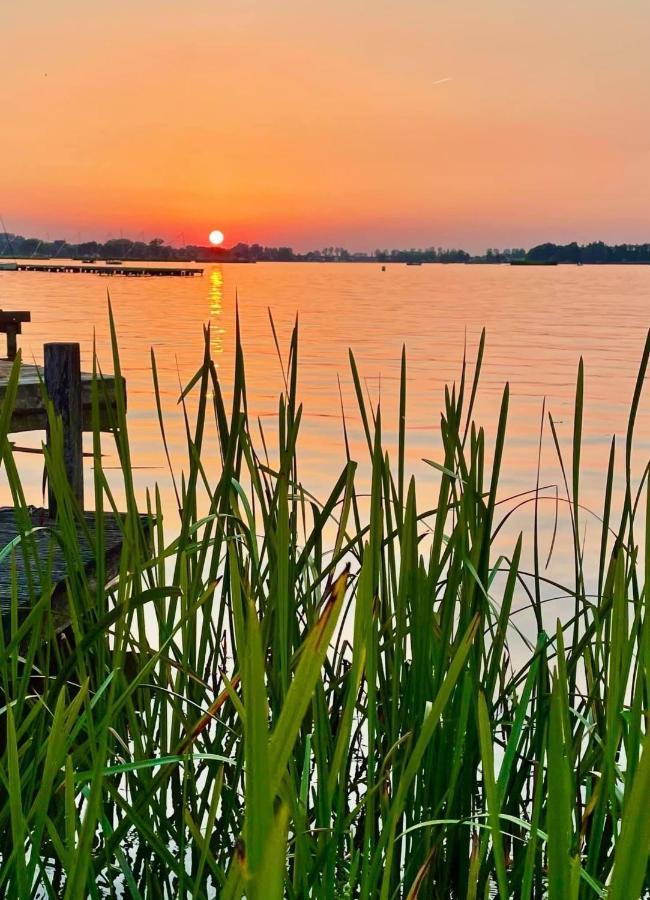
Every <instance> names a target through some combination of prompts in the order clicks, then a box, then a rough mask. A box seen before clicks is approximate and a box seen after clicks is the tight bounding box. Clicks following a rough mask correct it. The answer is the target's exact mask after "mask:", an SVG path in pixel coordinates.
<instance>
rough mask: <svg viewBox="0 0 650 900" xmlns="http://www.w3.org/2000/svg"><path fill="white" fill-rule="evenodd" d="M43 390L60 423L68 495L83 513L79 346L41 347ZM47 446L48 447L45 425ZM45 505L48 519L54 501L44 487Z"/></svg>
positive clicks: (49, 490)
mask: <svg viewBox="0 0 650 900" xmlns="http://www.w3.org/2000/svg"><path fill="white" fill-rule="evenodd" d="M45 389H46V391H47V393H48V396H49V398H50V400H51V401H52V403H53V404H54V412H55V413H57V414H58V415H60V416H61V419H62V421H63V464H64V466H65V472H66V475H67V476H68V481H69V482H70V486H71V487H72V492H73V494H74V495H75V497H76V498H77V499H78V501H79V503H80V504H81V508H82V509H83V502H84V478H83V453H82V440H81V355H80V348H79V344H46V345H45ZM47 445H48V447H51V435H50V428H49V424H48V427H47ZM48 504H49V508H50V515H51V516H52V518H54V516H55V515H56V500H55V498H54V494H53V492H52V488H51V486H49V485H48Z"/></svg>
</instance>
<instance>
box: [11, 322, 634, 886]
mask: <svg viewBox="0 0 650 900" xmlns="http://www.w3.org/2000/svg"><path fill="white" fill-rule="evenodd" d="M111 333H112V340H113V369H114V371H115V373H116V374H119V373H120V361H119V354H118V350H117V347H118V342H117V337H116V334H115V328H114V324H113V321H112V318H111ZM273 334H274V338H275V341H276V346H277V347H278V352H279V346H280V344H279V341H278V339H277V336H276V335H275V330H274V332H273ZM236 340H237V345H236V353H235V363H234V377H233V385H232V389H231V391H229V394H230V396H229V398H226V396H225V395H224V391H223V390H222V386H221V384H220V381H219V378H218V377H217V372H216V369H215V366H214V364H213V362H212V360H211V359H210V353H209V346H210V343H209V335H208V333H207V332H206V341H205V348H206V349H205V355H204V358H203V361H202V363H201V365H200V367H199V368H198V370H197V372H196V375H195V376H194V377H193V378H192V379H191V381H190V382H189V384H188V386H187V388H186V389H185V391H184V392H183V394H182V397H181V402H182V404H183V409H184V415H185V424H186V434H187V455H186V461H185V464H184V467H183V471H182V472H179V471H177V472H172V477H173V478H174V484H175V490H176V496H177V503H178V515H179V526H178V528H177V530H176V536H175V537H174V538H173V540H169V539H168V538H166V537H165V535H166V531H165V529H164V527H163V526H164V514H163V509H162V507H161V499H160V492H159V491H158V489H157V488H155V487H152V488H151V491H150V493H148V494H147V497H146V503H145V504H144V505H143V506H142V507H139V506H138V503H137V500H136V495H135V490H134V484H133V470H132V463H131V454H130V450H129V436H128V423H127V420H126V413H125V403H124V398H123V397H121V396H120V397H119V401H118V404H117V412H116V416H115V421H114V423H113V430H114V436H115V440H116V442H117V448H118V453H119V459H120V466H121V477H122V479H123V495H124V497H125V504H124V509H123V510H118V509H117V503H116V500H115V498H114V493H113V492H112V491H111V488H110V486H109V481H108V479H107V475H106V473H105V471H104V469H103V456H102V437H101V436H100V433H99V430H98V428H97V427H96V428H95V430H94V432H93V448H94V454H93V455H94V459H93V473H94V489H95V497H96V508H97V521H98V523H99V525H100V526H101V522H102V518H103V516H104V515H106V514H107V513H109V512H114V513H117V512H123V513H124V516H123V517H122V518H121V520H120V521H121V523H122V525H121V527H122V529H123V544H124V549H123V554H122V558H121V562H120V570H119V573H118V575H117V577H116V578H115V579H114V580H113V581H111V582H110V583H109V584H108V585H106V586H105V581H104V571H105V570H104V547H103V539H102V529H101V527H98V528H97V529H96V531H95V530H92V531H91V533H90V538H91V541H92V545H93V548H94V555H95V568H96V573H97V577H96V578H95V579H90V578H89V577H88V576H87V575H86V573H85V571H84V566H83V564H82V560H81V557H80V550H79V546H78V541H77V529H78V528H79V527H83V520H82V517H81V514H80V511H79V509H78V508H77V507H76V505H75V502H74V500H73V498H72V495H71V492H70V490H69V488H68V485H67V483H66V480H65V476H64V472H63V466H62V462H61V458H60V454H59V452H58V450H57V448H58V444H57V440H56V434H57V432H56V428H57V423H56V422H55V420H54V417H53V415H52V413H51V411H50V415H51V418H52V425H53V428H54V433H55V442H54V446H53V449H52V451H51V452H50V453H48V454H47V456H46V466H47V471H48V477H49V479H50V482H51V484H52V486H53V488H54V490H55V492H56V497H57V506H58V520H57V525H56V527H55V528H54V529H53V530H52V534H51V540H52V541H53V542H57V543H58V545H59V546H60V547H61V548H62V549H63V552H64V554H65V557H66V560H67V565H68V571H69V578H68V582H67V604H68V613H69V620H70V626H69V628H68V629H67V631H66V632H65V633H64V634H63V635H60V634H59V635H58V636H57V635H56V634H55V633H54V630H53V616H52V610H51V594H52V584H51V575H50V573H49V566H48V560H47V559H40V560H38V567H39V568H38V572H39V577H38V578H35V579H34V583H33V585H32V592H31V598H30V602H29V604H27V605H26V606H25V607H22V606H20V605H19V603H18V600H17V596H15V597H14V602H13V603H12V606H11V609H10V611H9V614H8V615H7V617H6V618H5V620H4V623H3V629H0V724H1V741H2V745H1V747H0V749H1V750H2V755H1V757H0V895H1V896H5V897H16V898H21V900H22V898H29V897H52V898H59V897H63V898H66V900H70V898H82V897H91V898H104V897H133V898H159V897H160V898H177V897H188V898H190V897H191V898H197V900H198V898H207V897H222V898H224V900H225V898H238V897H242V896H246V897H248V898H251V900H273V898H281V897H287V898H306V897H318V898H353V897H354V898H357V897H358V898H381V900H389V898H390V900H394V898H408V900H413V898H416V897H417V898H421V900H424V898H442V897H444V898H449V897H451V898H463V900H478V898H484V897H486V896H488V895H490V893H491V892H494V893H496V895H497V896H498V897H499V898H501V900H505V898H523V900H529V898H543V897H548V898H549V900H569V898H592V897H607V898H608V900H630V898H636V897H640V896H642V894H643V892H644V891H647V890H648V886H649V883H648V850H649V848H650V816H648V814H647V802H648V797H649V796H650V737H649V736H648V735H649V733H650V729H649V728H648V709H649V704H648V701H649V696H650V615H649V613H650V606H649V598H648V592H647V585H648V583H649V578H648V575H649V571H648V569H649V567H650V547H649V546H648V541H649V540H650V538H649V537H648V535H650V528H648V525H649V524H650V498H649V494H648V483H647V468H646V469H645V470H644V471H643V472H641V473H636V474H635V473H633V471H632V449H633V442H634V423H635V417H636V414H637V409H638V405H639V399H640V395H641V390H642V386H643V382H644V378H645V375H646V370H647V365H648V356H649V354H650V338H649V340H648V343H647V344H646V348H645V352H644V355H643V359H642V362H641V368H640V372H639V376H638V379H637V383H636V389H635V392H634V395H633V398H632V400H631V408H630V409H631V411H630V420H629V428H628V433H627V438H626V447H625V470H626V478H625V485H624V486H623V492H622V497H623V501H622V504H621V506H622V511H621V517H620V521H618V522H616V523H615V522H613V521H612V506H613V503H612V496H613V495H614V494H615V488H614V453H615V451H614V445H612V454H611V457H610V463H609V466H608V468H607V471H606V472H604V473H603V475H604V485H603V497H604V500H603V509H602V511H601V518H602V539H601V542H600V558H599V561H598V566H597V571H589V572H585V570H584V565H585V561H584V556H583V551H582V546H581V540H580V535H581V533H582V532H581V521H580V519H579V515H580V513H579V510H580V474H581V466H580V460H581V435H582V417H583V381H584V374H583V370H582V364H581V365H580V368H579V375H578V381H577V391H576V404H575V418H574V427H573V432H574V442H573V449H572V456H571V459H570V460H564V459H562V456H561V453H560V442H559V440H558V438H557V430H556V426H555V423H554V422H553V420H552V419H551V420H550V427H551V430H552V434H553V436H554V439H555V442H556V446H557V450H558V454H559V460H558V464H559V466H560V468H561V471H562V473H563V474H564V473H566V474H565V481H566V491H567V497H566V499H567V501H568V509H569V518H570V523H569V529H568V531H569V534H570V538H571V539H572V541H573V548H574V550H573V553H574V560H575V566H574V569H575V578H574V583H573V584H572V585H569V586H566V585H564V586H562V590H563V592H564V593H565V594H566V596H567V597H568V598H569V601H568V603H569V604H570V612H569V614H568V615H567V616H566V619H565V620H564V621H562V622H558V623H557V624H556V623H554V622H553V623H551V625H550V626H548V625H546V617H545V615H544V609H543V596H544V594H545V590H546V587H547V584H548V583H549V578H548V577H547V576H546V575H545V574H543V571H545V570H543V568H542V566H541V565H540V564H539V559H540V552H541V550H540V547H539V534H538V529H537V526H536V527H535V528H534V530H532V531H531V533H530V534H526V535H523V534H522V535H519V536H518V538H516V540H515V541H514V543H513V546H512V548H511V550H510V552H509V553H508V554H506V555H504V554H503V553H502V552H497V550H496V547H495V541H496V535H497V533H498V532H499V530H500V525H501V522H502V520H503V518H504V513H503V506H501V505H499V506H497V504H498V503H499V500H500V491H499V484H500V477H501V463H502V457H503V448H504V444H505V441H506V431H507V428H506V426H507V416H508V405H509V396H508V389H507V387H506V389H505V391H504V394H503V400H502V404H501V413H500V417H499V420H498V423H497V425H496V429H495V431H494V432H493V433H488V432H485V431H484V430H483V428H481V427H479V426H478V425H477V424H476V423H475V422H474V403H475V399H476V396H477V391H478V387H479V376H480V368H481V361H482V359H483V353H484V337H483V338H482V339H481V343H480V346H479V348H478V354H477V358H478V362H477V365H476V367H475V370H474V371H473V372H470V367H469V366H468V365H467V364H466V363H465V362H463V367H462V372H461V377H460V380H459V382H458V383H457V384H456V385H455V386H453V387H450V388H448V389H447V390H446V391H445V394H444V409H443V413H442V415H441V418H440V423H439V435H438V437H439V440H440V442H441V446H442V456H441V457H440V459H439V460H436V461H434V462H433V463H432V464H433V465H434V466H435V467H436V471H437V475H438V476H439V483H438V494H437V499H436V502H435V504H434V508H433V509H421V507H420V500H421V498H420V494H419V493H418V490H416V486H415V483H414V481H413V480H412V479H411V480H408V479H407V478H406V474H405V473H406V470H407V463H406V456H407V449H406V444H407V440H406V401H407V397H406V386H407V374H406V373H407V368H406V359H405V357H404V358H403V360H402V376H401V390H400V405H399V409H398V410H397V415H398V423H399V425H398V441H397V446H398V451H397V460H396V462H394V461H393V460H391V459H390V456H389V453H388V452H387V450H386V448H385V445H384V438H383V432H382V414H385V413H386V411H385V410H383V411H382V410H380V409H379V408H377V409H374V408H371V407H370V405H369V404H368V402H367V401H366V400H365V399H364V393H363V390H362V383H361V378H360V375H359V373H358V370H357V367H356V364H355V361H354V359H353V357H352V356H351V357H350V364H351V372H352V378H353V382H354V386H355V392H356V397H357V401H358V413H359V416H360V421H361V423H362V427H363V431H364V434H365V441H366V443H367V453H368V459H369V462H370V467H371V472H372V485H371V492H370V497H369V498H368V499H367V500H366V499H364V498H362V497H361V496H360V495H359V491H358V489H357V487H356V479H355V475H356V468H357V462H358V461H355V460H353V459H352V456H351V452H350V449H349V448H350V443H349V441H348V439H347V433H346V447H347V448H348V450H347V455H346V458H345V459H343V460H342V465H341V474H340V477H339V478H338V480H337V481H336V483H335V484H334V486H333V487H332V490H331V493H330V494H329V496H327V497H325V498H321V500H320V501H319V500H317V499H316V498H315V497H314V496H312V494H311V493H310V492H309V491H308V489H307V488H305V487H304V486H303V484H302V482H301V480H300V476H299V467H298V453H297V443H298V436H299V431H300V424H301V418H302V407H301V406H300V405H299V399H298V330H297V328H296V329H295V331H294V333H293V336H292V338H291V344H290V350H289V357H288V363H287V365H286V367H285V368H284V369H283V372H284V376H285V390H284V391H283V393H282V395H281V397H280V398H279V403H278V412H277V418H276V420H275V427H276V428H277V434H276V436H275V443H276V444H277V448H278V451H277V455H276V456H274V455H273V454H271V455H270V456H269V455H267V452H266V448H267V447H268V446H270V445H271V441H270V438H269V440H261V439H260V437H259V435H258V433H257V430H256V423H255V422H254V421H252V418H251V417H250V416H249V412H248V403H247V394H246V380H245V367H244V353H243V350H242V345H241V340H240V335H239V327H238V328H237V339H236ZM19 366H20V359H18V360H17V361H16V364H15V366H14V372H13V374H12V379H11V381H10V385H9V389H8V392H7V399H6V401H5V403H4V404H3V406H2V408H1V409H0V448H1V454H2V463H3V468H4V474H3V477H4V478H5V479H6V480H7V482H8V485H9V488H10V490H11V494H12V497H13V502H14V505H15V508H16V519H17V522H18V526H19V528H20V540H19V541H17V542H15V543H14V544H13V545H12V546H10V547H7V548H5V549H4V550H3V551H2V553H1V559H0V564H2V565H4V566H12V565H14V561H15V559H16V558H17V557H18V554H24V555H25V557H26V559H29V558H30V554H33V553H34V546H33V541H31V540H30V530H31V526H30V525H28V524H27V521H28V520H27V516H26V501H25V496H24V492H23V489H22V487H21V483H20V478H19V473H18V466H17V464H16V462H15V459H14V455H13V450H12V447H11V444H10V443H9V441H8V440H7V429H8V427H9V421H10V408H11V403H12V396H13V393H14V391H15V386H16V379H17V377H18V370H19ZM152 372H153V381H154V387H155V395H156V404H157V409H158V414H159V418H160V425H161V436H162V440H163V441H164V442H165V448H166V447H167V445H166V431H165V423H164V416H163V413H162V404H161V401H160V393H159V386H158V376H157V370H156V363H155V358H153V356H152ZM102 390H103V386H102V381H101V377H99V374H98V377H97V379H96V381H95V383H94V388H93V398H94V404H93V405H94V415H95V422H96V423H98V422H99V412H98V411H99V402H100V399H101V396H102ZM190 401H192V402H191V403H190ZM344 427H345V423H344ZM210 429H214V430H216V433H217V435H218V440H219V448H220V457H221V461H220V467H219V469H218V471H215V467H214V466H213V465H212V463H209V461H208V459H207V457H206V453H205V450H204V446H205V441H206V435H207V434H208V433H209V431H210ZM267 437H268V436H267ZM486 458H489V459H490V460H491V463H490V465H489V466H488V464H487V462H486ZM538 495H539V483H538V485H537V491H535V490H534V491H533V492H532V494H531V495H530V496H531V498H532V499H533V500H534V501H535V503H536V501H537V500H538ZM514 503H515V501H513V504H512V505H514ZM143 514H144V516H145V519H144V520H143ZM536 522H537V517H536ZM525 548H528V550H529V551H530V550H531V548H532V551H533V556H534V560H535V565H534V571H533V572H528V571H526V569H525V567H524V565H523V563H522V553H523V552H524V549H525ZM592 583H594V584H596V585H597V588H596V590H595V592H594V591H591V590H587V588H586V584H592ZM522 597H523V598H524V600H525V602H526V604H527V605H529V606H530V608H531V610H532V612H533V618H534V621H535V622H536V623H537V624H536V633H533V634H532V635H528V638H529V639H530V641H529V649H528V650H527V651H526V658H525V660H524V662H523V664H518V665H515V664H514V661H513V660H514V656H513V653H512V652H511V649H510V644H511V640H512V638H513V635H514V634H515V630H514V629H515V624H516V623H515V617H514V615H513V609H514V604H515V603H517V602H519V601H520V599H521V598H522ZM545 627H546V630H545Z"/></svg>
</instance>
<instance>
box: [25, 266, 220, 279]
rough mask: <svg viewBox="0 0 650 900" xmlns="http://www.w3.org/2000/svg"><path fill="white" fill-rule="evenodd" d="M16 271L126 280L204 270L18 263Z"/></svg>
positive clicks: (188, 274)
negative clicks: (103, 276)
mask: <svg viewBox="0 0 650 900" xmlns="http://www.w3.org/2000/svg"><path fill="white" fill-rule="evenodd" d="M16 270H17V271H19V272H50V273H52V272H55V273H66V274H72V275H107V276H110V275H121V276H123V277H125V278H192V277H194V276H195V275H203V269H200V268H197V267H196V266H173V267H172V266H168V267H166V266H125V265H123V264H120V265H108V264H106V265H104V264H102V265H100V264H98V263H95V264H94V265H93V264H87V263H77V262H70V263H68V262H65V263H61V262H59V263H46V264H39V263H31V262H18V263H16Z"/></svg>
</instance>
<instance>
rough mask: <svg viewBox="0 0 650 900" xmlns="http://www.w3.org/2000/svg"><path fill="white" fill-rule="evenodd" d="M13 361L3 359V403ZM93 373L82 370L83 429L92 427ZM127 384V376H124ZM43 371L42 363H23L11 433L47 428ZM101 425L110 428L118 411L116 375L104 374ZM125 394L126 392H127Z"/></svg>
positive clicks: (0, 378) (0, 396)
mask: <svg viewBox="0 0 650 900" xmlns="http://www.w3.org/2000/svg"><path fill="white" fill-rule="evenodd" d="M12 365H13V363H12V361H11V360H9V359H0V403H2V402H3V401H4V398H5V394H6V392H7V382H8V380H9V374H10V373H11V367H12ZM92 380H93V377H92V375H90V374H88V373H85V372H82V373H81V427H82V430H83V431H90V430H91V428H92ZM122 383H123V385H125V382H124V379H122ZM43 384H44V371H43V367H42V366H34V365H28V364H26V363H22V365H21V367H20V381H19V382H18V393H17V394H16V402H15V403H14V408H13V413H12V416H11V425H10V427H9V432H10V433H11V434H14V433H19V432H23V431H44V430H45V428H46V426H47V412H46V409H45V403H44V401H43ZM99 395H100V398H101V402H100V404H99V418H100V427H101V429H102V430H103V431H105V430H108V429H109V426H110V422H111V418H112V417H114V412H115V378H114V377H113V376H112V375H110V376H104V377H103V378H102V380H101V383H100V385H99ZM125 396H126V392H125Z"/></svg>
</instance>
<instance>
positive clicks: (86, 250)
mask: <svg viewBox="0 0 650 900" xmlns="http://www.w3.org/2000/svg"><path fill="white" fill-rule="evenodd" d="M0 259H4V260H17V259H21V260H26V261H30V262H33V263H38V262H57V261H58V262H60V261H63V260H72V261H74V262H76V263H90V264H92V265H95V264H97V263H105V262H107V263H116V264H118V265H119V264H122V263H123V264H124V265H132V264H134V263H142V264H148V265H150V264H153V263H185V264H187V263H196V264H206V263H208V264H209V263H238V264H239V263H244V264H246V263H248V264H251V263H257V262H321V263H372V264H377V263H379V264H381V265H387V264H389V263H406V264H408V265H412V266H420V265H426V264H434V263H439V264H449V263H466V264H468V265H495V264H497V265H498V264H502V263H510V264H512V265H516V266H528V265H535V266H539V265H648V264H650V243H647V244H615V245H610V244H605V243H604V242H603V241H594V242H592V243H590V244H578V243H576V242H575V241H574V242H572V243H570V244H554V243H550V242H547V243H544V244H538V245H536V246H534V247H531V248H530V249H528V250H526V249H524V248H522V247H514V248H506V249H503V250H499V249H498V248H488V249H487V250H486V251H485V253H483V254H472V253H469V252H468V251H466V250H462V249H459V248H453V247H452V248H443V247H433V246H431V247H425V248H409V249H392V250H381V249H378V250H375V251H374V252H372V253H368V252H352V251H349V250H346V249H345V248H344V247H325V248H323V249H322V250H310V251H307V252H304V253H301V252H298V251H295V250H294V249H293V248H292V247H266V246H262V245H261V244H244V243H239V244H235V245H234V246H233V247H229V248H224V247H205V246H199V245H193V244H189V245H187V246H184V247H174V246H172V245H169V244H165V242H164V241H163V240H162V239H161V238H155V239H154V240H152V241H149V242H148V243H147V242H144V241H132V240H130V239H128V238H113V239H111V240H108V241H106V242H104V243H100V242H98V241H85V242H79V243H75V244H70V243H68V242H67V241H66V240H64V239H59V240H55V241H44V240H42V239H39V238H33V237H30V238H26V237H23V236H22V235H17V234H8V233H4V234H0Z"/></svg>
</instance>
